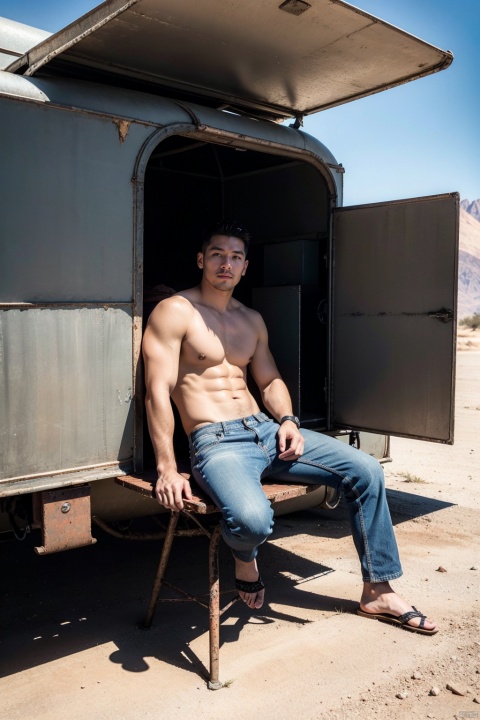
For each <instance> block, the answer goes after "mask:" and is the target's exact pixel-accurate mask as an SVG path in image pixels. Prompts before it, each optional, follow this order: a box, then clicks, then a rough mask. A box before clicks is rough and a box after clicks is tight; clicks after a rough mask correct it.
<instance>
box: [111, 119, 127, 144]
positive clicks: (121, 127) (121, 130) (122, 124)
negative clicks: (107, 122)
mask: <svg viewBox="0 0 480 720" xmlns="http://www.w3.org/2000/svg"><path fill="white" fill-rule="evenodd" d="M113 122H114V123H115V125H116V126H117V128H118V139H119V140H120V143H123V142H125V138H126V137H127V135H128V131H129V128H130V125H131V123H130V121H129V120H114V121H113Z"/></svg>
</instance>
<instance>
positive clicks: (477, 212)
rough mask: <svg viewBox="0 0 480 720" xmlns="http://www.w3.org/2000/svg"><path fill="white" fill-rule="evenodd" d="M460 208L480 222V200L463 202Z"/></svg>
mask: <svg viewBox="0 0 480 720" xmlns="http://www.w3.org/2000/svg"><path fill="white" fill-rule="evenodd" d="M460 207H462V208H463V209H464V210H466V211H467V213H468V214H469V215H471V216H472V217H474V218H475V220H479V221H480V199H478V200H474V201H473V202H470V200H462V201H461V203H460Z"/></svg>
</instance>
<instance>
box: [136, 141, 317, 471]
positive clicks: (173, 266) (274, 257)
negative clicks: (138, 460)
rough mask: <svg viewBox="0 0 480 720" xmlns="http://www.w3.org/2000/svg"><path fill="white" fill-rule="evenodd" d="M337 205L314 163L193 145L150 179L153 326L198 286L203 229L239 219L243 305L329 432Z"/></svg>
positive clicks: (148, 289)
mask: <svg viewBox="0 0 480 720" xmlns="http://www.w3.org/2000/svg"><path fill="white" fill-rule="evenodd" d="M330 202H331V199H330V197H329V192H328V188H327V185H326V182H325V179H324V177H323V176H322V174H321V172H320V171H319V170H318V169H317V168H316V167H314V166H313V165H312V164H310V163H309V162H306V161H301V160H298V158H291V157H288V156H285V155H278V154H272V153H271V152H270V153H268V152H260V151H258V150H250V149H245V148H241V147H238V148H235V147H231V146H227V147H225V146H222V145H217V144H214V143H207V142H202V141H198V140H196V139H193V138H189V137H180V136H173V137H171V138H168V139H167V140H165V141H164V142H162V143H160V144H159V145H158V146H157V148H156V149H155V150H154V152H153V153H152V155H151V158H150V161H149V164H148V167H147V171H146V176H145V216H144V218H145V227H144V323H145V321H146V319H147V318H148V315H149V313H150V312H151V310H152V309H153V307H154V306H155V304H156V303H157V302H158V301H159V300H161V298H162V297H164V296H168V295H169V294H170V293H171V292H172V290H174V291H178V290H182V289H185V288H187V287H192V286H193V285H196V284H198V282H199V280H200V277H201V276H200V271H199V269H198V267H197V264H196V254H197V252H198V251H199V249H200V246H201V238H202V232H203V229H204V228H205V227H208V226H209V225H211V224H212V223H215V222H216V221H217V220H218V219H220V218H230V219H236V220H237V221H238V222H240V223H241V224H242V225H245V226H246V227H247V228H248V229H249V231H250V232H251V234H252V243H251V246H250V250H249V256H248V257H249V268H248V271H247V274H246V276H245V277H244V278H243V279H242V282H241V283H240V285H239V286H238V287H237V288H236V290H235V294H234V296H235V297H236V298H237V299H238V300H240V301H241V302H243V303H245V304H246V305H247V306H249V307H253V308H255V309H257V310H258V311H259V312H260V313H261V314H262V315H263V317H264V319H265V321H266V324H267V327H268V330H269V340H270V347H271V350H272V353H273V355H274V357H275V359H276V362H277V364H278V367H279V370H280V372H281V373H282V375H283V377H284V378H285V380H286V382H287V385H288V387H289V388H290V391H291V394H292V399H293V404H294V411H295V413H296V414H298V416H299V418H300V419H301V422H302V425H303V426H304V427H315V428H318V429H325V428H326V423H327V398H326V378H327V357H328V333H327V311H326V308H327V298H328V292H329V291H328V284H329V283H328V224H329V207H330ZM249 384H250V387H251V389H252V391H253V390H254V383H253V381H251V382H250V383H249ZM181 442H182V440H181V438H180V437H179V438H178V439H177V445H178V444H180V443H181ZM148 444H149V443H148V440H147V447H146V448H145V455H146V458H145V459H146V460H147V458H148V457H150V458H151V450H150V449H149V448H148Z"/></svg>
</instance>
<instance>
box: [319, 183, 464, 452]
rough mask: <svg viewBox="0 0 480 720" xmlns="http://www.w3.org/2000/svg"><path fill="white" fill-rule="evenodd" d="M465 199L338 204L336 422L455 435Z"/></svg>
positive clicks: (442, 438)
mask: <svg viewBox="0 0 480 720" xmlns="http://www.w3.org/2000/svg"><path fill="white" fill-rule="evenodd" d="M458 203H459V198H458V195H457V194H455V193H454V194H452V195H441V196H436V197H428V198H416V199H413V200H405V201H397V202H393V203H380V204H375V205H366V206H359V207H352V208H348V207H347V208H339V209H337V210H335V213H334V215H335V231H334V232H335V235H334V258H335V260H334V261H335V267H334V307H333V360H332V399H333V405H332V420H333V424H334V425H335V426H343V427H353V428H358V429H363V430H371V431H373V432H386V433H389V434H392V435H405V436H408V437H418V438H421V439H425V440H436V441H438V442H447V443H450V442H452V441H453V413H454V404H453V399H454V380H455V330H456V323H455V316H456V288H457V256H458Z"/></svg>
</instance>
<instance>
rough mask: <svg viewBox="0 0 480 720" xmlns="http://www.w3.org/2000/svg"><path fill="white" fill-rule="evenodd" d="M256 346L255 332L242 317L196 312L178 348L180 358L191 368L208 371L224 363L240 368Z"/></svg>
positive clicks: (246, 362)
mask: <svg viewBox="0 0 480 720" xmlns="http://www.w3.org/2000/svg"><path fill="white" fill-rule="evenodd" d="M256 345H257V337H256V333H255V330H254V328H253V327H252V326H251V325H250V324H249V323H248V322H245V320H244V318H243V317H241V316H240V317H235V316H233V317H232V316H229V315H227V316H225V317H216V316H215V315H213V316H212V315H210V314H208V313H204V314H202V313H200V312H196V313H195V318H194V320H193V322H192V323H191V325H190V327H189V329H188V332H187V334H186V336H185V338H184V341H183V344H182V356H183V359H184V361H186V362H187V363H188V364H193V365H197V364H199V365H200V366H204V367H209V366H212V365H219V364H221V363H223V362H225V361H226V362H228V363H229V364H230V365H235V366H237V367H240V368H244V367H246V366H247V365H248V363H249V362H250V360H251V359H252V357H253V354H254V352H255V348H256Z"/></svg>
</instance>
